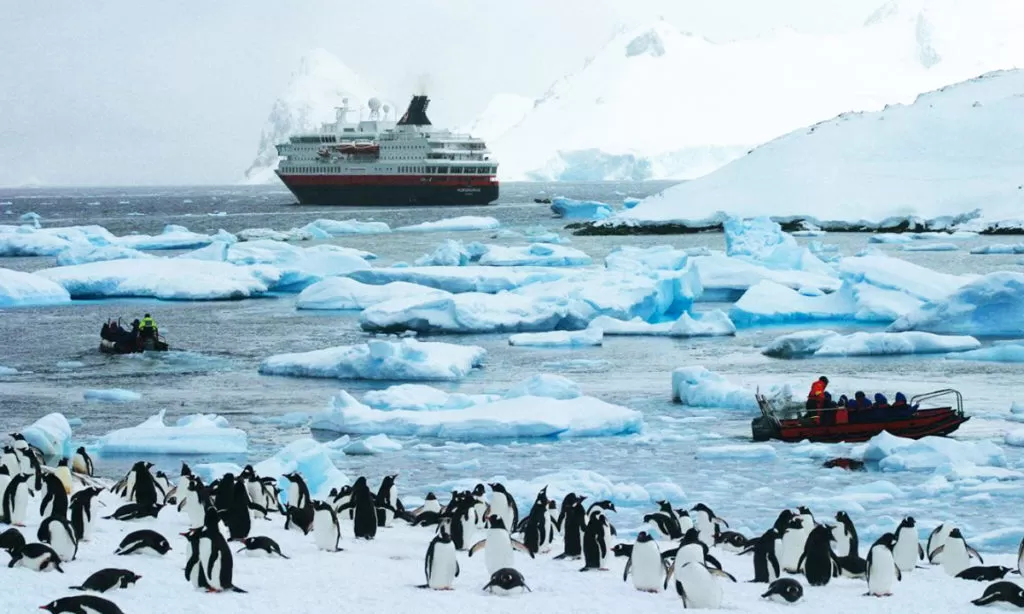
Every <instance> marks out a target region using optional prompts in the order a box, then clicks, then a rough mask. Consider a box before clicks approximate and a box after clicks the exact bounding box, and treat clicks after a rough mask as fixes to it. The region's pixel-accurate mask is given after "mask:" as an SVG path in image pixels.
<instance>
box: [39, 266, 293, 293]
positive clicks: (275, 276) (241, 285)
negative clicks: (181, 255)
mask: <svg viewBox="0 0 1024 614" xmlns="http://www.w3.org/2000/svg"><path fill="white" fill-rule="evenodd" d="M37 274H38V275H40V276H41V277H44V278H46V279H49V280H51V281H53V282H56V283H57V284H59V285H61V286H63V287H64V288H65V289H66V290H67V291H68V292H69V293H70V294H71V297H72V298H75V299H86V298H105V297H115V296H131V297H151V298H159V299H164V300H223V299H240V298H248V297H251V296H257V295H260V294H263V293H265V292H267V291H268V290H269V289H270V287H271V286H273V285H275V284H276V283H277V282H278V281H279V280H280V276H281V272H280V271H279V270H277V269H276V268H274V267H270V266H235V265H233V264H230V263H226V262H203V261H199V260H188V259H177V258H175V259H159V258H157V259H152V260H114V261H111V262H92V263H89V264H78V265H74V266H67V267H57V268H53V269H43V270H41V271H39V272H38V273H37Z"/></svg>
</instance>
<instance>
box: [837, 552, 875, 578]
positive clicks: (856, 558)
mask: <svg viewBox="0 0 1024 614" xmlns="http://www.w3.org/2000/svg"><path fill="white" fill-rule="evenodd" d="M836 564H838V565H839V575H841V576H843V577H844V578H863V577H864V576H865V575H867V572H868V562H867V561H866V560H864V559H862V558H860V555H858V554H848V555H846V556H844V557H842V558H836Z"/></svg>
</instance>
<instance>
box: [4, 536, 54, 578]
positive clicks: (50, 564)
mask: <svg viewBox="0 0 1024 614" xmlns="http://www.w3.org/2000/svg"><path fill="white" fill-rule="evenodd" d="M7 566H8V567H24V568H26V569H31V570H32V571H51V570H56V571H58V572H60V573H64V569H63V568H61V566H60V555H59V554H57V553H56V552H55V551H54V549H53V548H51V547H49V546H47V545H46V544H38V543H33V544H25V545H24V546H22V547H21V548H19V549H18V550H17V551H15V552H12V553H11V561H10V562H9V563H7Z"/></svg>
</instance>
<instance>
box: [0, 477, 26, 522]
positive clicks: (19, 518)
mask: <svg viewBox="0 0 1024 614" xmlns="http://www.w3.org/2000/svg"><path fill="white" fill-rule="evenodd" d="M28 481H29V477H28V476H27V475H24V474H18V475H16V476H14V477H13V478H11V481H10V482H9V483H8V484H7V488H5V489H4V493H3V495H4V500H3V515H2V516H0V522H2V523H4V524H10V525H14V526H16V527H23V526H25V516H26V515H27V514H28V504H29V501H30V500H31V499H32V491H31V489H29V483H28Z"/></svg>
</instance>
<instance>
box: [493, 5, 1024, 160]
mask: <svg viewBox="0 0 1024 614" xmlns="http://www.w3.org/2000/svg"><path fill="white" fill-rule="evenodd" d="M1021 13H1022V11H1021V4H1020V3H1014V2H1012V0H981V1H979V2H977V3H974V2H972V3H969V4H968V3H962V2H956V0H927V1H926V0H900V1H891V2H887V3H886V4H885V5H883V6H882V7H881V8H879V9H878V10H877V11H875V12H874V13H873V14H872V15H871V16H870V17H869V18H868V19H867V21H866V23H865V24H864V26H863V27H861V28H857V29H855V30H853V31H849V32H845V33H840V34H831V35H820V34H815V35H810V34H803V33H798V32H794V31H790V30H780V31H775V32H773V33H772V34H771V35H769V36H766V37H763V38H758V39H753V40H744V41H734V42H727V43H714V42H711V41H708V40H706V39H704V38H701V37H699V36H695V35H693V34H688V33H684V32H681V31H679V30H678V29H676V28H675V27H673V26H671V25H669V24H668V23H665V22H657V23H654V24H651V25H647V26H644V27H641V28H637V29H635V30H631V31H628V32H624V33H622V34H620V35H618V36H616V37H615V38H614V39H613V40H612V41H611V42H610V43H609V44H608V45H607V46H606V47H605V48H604V49H602V50H601V51H600V52H599V53H598V54H597V55H596V56H594V57H593V58H592V59H591V60H589V61H588V62H587V63H586V65H585V66H584V67H583V68H582V69H581V70H580V71H578V72H576V73H575V74H572V75H569V76H567V77H565V78H563V79H561V80H560V81H558V82H556V83H555V84H554V85H552V86H551V88H550V89H549V90H548V92H547V93H546V94H544V95H543V97H541V99H540V100H538V101H537V104H536V106H535V107H534V109H533V110H532V111H530V112H529V113H528V114H527V115H526V117H524V118H523V119H522V121H520V122H519V123H518V124H517V125H516V126H515V127H513V128H512V129H511V130H509V131H508V132H506V133H505V134H504V135H502V136H501V137H500V138H498V139H497V140H495V142H494V143H493V147H492V148H493V149H494V151H495V154H496V157H497V158H498V159H499V161H500V162H501V167H500V169H499V171H500V173H501V175H502V177H503V178H504V179H538V180H549V179H648V178H693V177H697V176H701V175H703V174H706V173H708V172H710V171H712V170H714V169H715V168H718V167H720V166H721V165H723V164H725V163H727V162H729V161H730V160H732V159H735V158H737V157H739V156H741V155H743V154H744V153H745V152H746V151H748V150H749V149H750V148H751V147H753V146H755V145H758V144H760V143H763V142H765V141H767V140H769V139H772V138H774V137H777V136H779V135H782V134H785V133H786V132H788V131H790V130H793V129H795V128H797V127H799V126H804V125H808V124H810V123H813V122H815V121H820V120H823V119H826V118H829V117H833V116H835V115H837V114H839V113H842V112H845V111H851V110H853V111H859V110H878V109H881V108H882V107H883V106H884V105H885V104H887V103H899V102H910V101H911V100H913V98H914V96H916V95H917V94H919V93H921V92H925V91H928V90H931V89H935V88H937V87H941V86H942V85H945V84H948V83H954V82H957V81H962V80H964V79H967V78H970V77H972V76H975V75H978V74H981V73H983V72H986V71H989V70H994V69H999V68H1012V67H1014V66H1015V65H1016V63H1018V62H1019V63H1021V64H1024V44H1022V42H1021V41H1022V40H1024V37H1020V36H1018V34H1017V33H1018V32H1019V31H1020V30H1019V28H1020V27H1021V26H1024V17H1022V16H1021Z"/></svg>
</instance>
